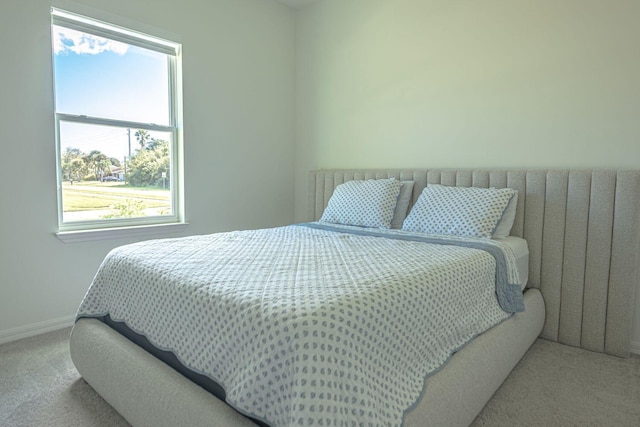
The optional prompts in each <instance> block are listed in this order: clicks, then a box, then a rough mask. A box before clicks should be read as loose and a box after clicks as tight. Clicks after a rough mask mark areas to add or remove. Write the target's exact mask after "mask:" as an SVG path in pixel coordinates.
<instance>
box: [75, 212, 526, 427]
mask: <svg viewBox="0 0 640 427" xmlns="http://www.w3.org/2000/svg"><path fill="white" fill-rule="evenodd" d="M381 237H382V238H381ZM517 276H518V275H517V273H516V268H515V256H514V254H513V251H512V250H511V249H510V247H509V246H508V245H506V244H504V243H501V242H493V241H488V240H485V241H482V242H479V241H478V239H460V238H457V239H444V238H442V237H433V236H432V237H428V238H427V237H425V236H415V235H411V234H410V233H409V234H408V233H406V232H388V233H386V234H385V233H383V232H380V231H378V232H363V231H362V230H359V231H356V230H349V229H345V228H344V227H343V228H342V229H340V228H339V227H338V228H334V229H322V228H321V227H317V225H316V226H314V225H312V224H309V225H308V226H290V227H280V228H276V229H271V230H253V231H243V232H232V233H220V234H216V235H210V236H196V237H189V238H180V239H165V240H157V241H149V242H141V243H138V244H134V245H129V246H125V247H121V248H118V249H116V250H114V251H112V252H111V253H110V254H109V255H108V256H107V258H106V259H105V261H104V263H103V264H102V266H101V267H100V270H99V271H98V273H97V275H96V278H95V279H94V282H93V284H92V286H91V288H90V289H89V291H88V293H87V295H86V296H85V299H84V301H83V303H82V305H81V307H80V309H79V312H78V317H79V318H82V317H95V318H102V319H104V320H107V321H109V319H110V320H113V321H115V322H122V323H123V324H125V325H127V327H128V328H129V329H131V330H132V331H134V332H136V333H138V334H139V335H142V336H144V337H145V338H146V339H148V341H149V342H150V343H151V344H152V345H153V346H154V347H155V348H157V349H160V350H164V351H167V352H169V353H171V354H173V355H174V356H175V359H177V360H178V361H179V362H180V363H181V364H182V365H184V366H187V367H188V368H189V369H190V370H192V371H194V372H197V373H201V374H203V375H204V376H205V377H207V378H211V379H213V380H214V382H215V383H217V384H219V385H220V386H221V388H222V389H223V391H224V396H223V398H224V399H225V400H226V401H227V403H229V404H230V405H231V406H233V407H234V408H236V409H237V410H238V411H240V412H241V413H244V414H246V415H248V416H250V417H252V418H253V419H255V420H259V421H264V422H265V423H268V424H269V425H274V426H276V425H290V424H296V423H303V424H309V423H311V422H315V423H328V422H330V421H331V420H332V419H334V420H335V419H340V420H352V421H354V422H355V421H358V422H363V421H364V422H366V423H367V424H371V425H399V424H400V423H401V419H402V414H403V413H404V411H405V410H406V409H407V408H408V407H410V406H411V404H413V403H414V402H415V401H416V399H417V398H418V397H419V395H420V393H421V390H422V387H423V383H424V380H425V378H426V376H428V375H429V374H430V373H433V372H436V371H437V370H438V369H439V367H440V366H442V364H443V363H444V362H445V361H446V360H447V359H448V358H449V357H450V356H451V354H452V353H453V352H455V351H456V350H457V349H459V348H461V347H462V346H464V345H465V344H466V343H467V342H468V341H469V340H470V339H472V338H473V337H474V336H475V335H477V334H479V333H482V332H483V331H484V330H487V329H489V328H490V327H491V326H493V325H495V324H497V323H499V322H501V321H502V320H504V319H506V318H508V317H509V316H510V312H509V311H511V312H513V311H520V310H521V309H522V308H523V307H522V293H521V291H520V285H519V284H518V283H514V278H515V279H516V280H517ZM496 295H497V296H498V298H496ZM518 298H519V300H518ZM505 310H507V311H505ZM223 332H224V333H223ZM207 355H215V357H213V358H210V357H208V356H207ZM354 396H358V397H357V398H354ZM332 417H333V418H332ZM336 417H337V418H336Z"/></svg>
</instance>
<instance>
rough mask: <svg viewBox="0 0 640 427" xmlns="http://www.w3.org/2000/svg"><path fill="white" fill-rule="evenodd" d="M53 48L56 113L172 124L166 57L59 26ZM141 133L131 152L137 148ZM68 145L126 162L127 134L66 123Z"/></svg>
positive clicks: (63, 128) (64, 143)
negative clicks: (170, 122)
mask: <svg viewBox="0 0 640 427" xmlns="http://www.w3.org/2000/svg"><path fill="white" fill-rule="evenodd" d="M53 47H54V63H55V88H56V111H57V112H59V113H67V114H78V115H87V116H94V117H102V118H109V119H116V120H129V121H137V122H143V123H155V124H160V125H168V124H169V106H168V105H169V104H168V103H169V97H168V90H169V88H168V84H167V81H168V64H167V57H166V55H164V54H160V53H157V52H153V51H150V50H147V49H142V48H139V47H136V46H131V45H127V44H124V43H120V42H116V41H113V40H108V39H104V38H101V37H97V36H93V35H90V34H86V33H81V32H78V31H75V30H70V29H67V28H64V27H59V26H55V25H54V26H53ZM136 130H137V129H132V130H131V141H132V151H135V150H134V149H135V148H137V147H138V143H137V141H136V140H135V138H134V136H133V134H134V133H135V131H136ZM157 137H161V138H163V139H167V136H166V135H158V136H157ZM68 146H70V147H74V148H79V149H81V150H82V151H84V152H87V153H88V152H89V151H91V150H93V149H98V150H100V151H102V152H103V153H104V154H106V155H107V156H109V157H116V158H118V159H120V160H122V159H123V157H124V156H125V155H127V154H128V139H127V131H126V129H123V128H113V127H105V126H87V125H80V124H70V123H66V124H65V123H63V124H62V125H61V150H62V151H64V150H65V149H66V147H68Z"/></svg>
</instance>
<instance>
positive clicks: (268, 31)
mask: <svg viewBox="0 0 640 427" xmlns="http://www.w3.org/2000/svg"><path fill="white" fill-rule="evenodd" d="M78 4H79V5H80V6H89V7H92V8H95V9H99V10H101V11H104V12H106V13H110V14H115V15H118V16H122V17H126V19H129V20H134V21H136V22H139V23H142V24H144V25H148V26H152V27H155V28H159V29H162V30H165V31H167V32H170V33H174V34H178V35H179V36H180V37H181V40H182V43H183V72H184V73H183V74H184V122H185V128H184V134H185V143H184V151H185V170H186V171H185V193H186V212H187V220H188V221H189V222H190V225H189V226H188V227H187V230H186V231H185V232H184V234H203V233H210V232H214V231H221V230H230V229H239V228H258V227H268V226H275V225H282V224H287V223H291V222H292V220H293V211H294V203H293V192H294V187H293V173H294V169H293V142H294V141H293V137H294V122H293V120H294V113H293V107H294V69H295V64H294V43H295V42H294V35H295V14H294V12H293V11H292V10H291V9H290V8H287V7H286V6H284V5H281V4H278V3H276V2H272V1H265V0H206V1H205V0H183V1H180V2H175V1H168V0H136V1H131V0H110V1H109V2H105V1H101V0H80V1H79V2H78ZM50 6H51V2H50V1H48V0H24V1H12V2H4V3H3V5H2V12H1V13H0V36H1V38H2V40H3V43H2V45H1V46H0V58H2V60H1V62H0V144H1V147H2V148H1V151H0V153H1V155H0V200H1V202H0V203H1V207H0V341H2V340H9V339H12V338H16V337H20V336H23V335H25V334H30V333H33V332H34V331H35V332H37V331H39V330H42V331H43V330H46V329H47V328H49V327H55V326H60V325H62V324H67V323H68V322H70V320H71V319H72V317H73V315H74V314H75V310H76V309H77V307H78V305H79V303H80V300H81V299H82V296H83V295H84V292H85V291H86V289H87V287H88V285H89V284H90V282H91V279H92V277H93V275H94V274H95V271H96V270H97V268H98V266H99V264H100V262H101V261H102V259H103V257H104V256H105V254H106V253H107V252H108V251H109V250H110V249H112V248H113V247H115V246H117V245H121V244H125V243H128V242H132V241H134V240H135V239H133V238H129V239H113V240H103V241H97V242H86V243H73V244H64V243H62V242H61V241H60V240H58V239H57V238H56V237H55V236H54V232H55V231H56V226H57V213H56V212H57V208H56V172H55V159H54V150H55V149H54V129H53V89H52V75H51V67H52V65H51V58H52V55H51V40H50V39H51V37H50V16H49V9H50ZM150 237H151V238H152V237H155V236H147V237H146V238H150ZM162 237H164V236H162ZM138 240H139V239H138Z"/></svg>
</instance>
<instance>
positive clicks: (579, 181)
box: [308, 169, 640, 357]
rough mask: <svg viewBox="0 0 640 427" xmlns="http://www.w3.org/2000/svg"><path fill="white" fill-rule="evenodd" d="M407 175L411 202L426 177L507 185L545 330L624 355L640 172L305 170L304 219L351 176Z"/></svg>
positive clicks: (639, 225) (637, 241) (638, 242)
mask: <svg viewBox="0 0 640 427" xmlns="http://www.w3.org/2000/svg"><path fill="white" fill-rule="evenodd" d="M389 177H396V178H397V179H400V180H413V181H415V186H414V190H413V202H415V201H416V200H417V198H418V196H419V195H420V193H421V192H422V189H423V188H424V187H425V186H426V185H427V184H443V185H455V186H461V187H470V186H474V187H511V188H514V189H516V190H518V209H517V214H516V219H515V223H514V226H513V229H512V232H511V234H513V235H515V236H518V237H523V238H524V239H526V240H527V242H528V244H529V251H530V261H529V283H528V287H533V288H539V289H540V290H541V292H542V295H543V296H544V300H545V303H546V320H545V325H544V329H543V331H542V334H541V337H542V338H545V339H548V340H552V341H558V342H560V343H563V344H569V345H573V346H577V347H582V348H585V349H588V350H592V351H597V352H604V353H608V354H612V355H616V356H620V357H629V354H630V353H629V349H630V336H631V322H632V320H633V310H634V296H635V290H636V287H637V286H638V252H639V249H640V171H639V170H572V169H569V170H538V169H531V170H526V169H513V170H485V169H396V170H393V169H389V170H387V169H384V170H383V169H371V170H318V171H311V172H310V175H309V215H308V216H309V219H310V220H317V219H319V218H320V216H321V215H322V212H323V210H324V208H325V207H326V205H327V202H328V201H329V198H330V197H331V194H332V193H333V190H334V188H335V187H336V186H337V185H339V184H341V183H343V182H345V181H349V180H353V179H375V178H389Z"/></svg>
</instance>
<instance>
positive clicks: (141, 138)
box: [134, 129, 151, 148]
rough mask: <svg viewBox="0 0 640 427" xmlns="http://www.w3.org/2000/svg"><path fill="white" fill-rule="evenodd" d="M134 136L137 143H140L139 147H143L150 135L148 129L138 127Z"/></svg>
mask: <svg viewBox="0 0 640 427" xmlns="http://www.w3.org/2000/svg"><path fill="white" fill-rule="evenodd" d="M134 136H135V137H136V139H137V140H138V143H139V144H140V147H141V148H144V147H145V145H147V143H148V142H149V141H150V140H151V135H150V134H149V131H147V130H144V129H138V130H137V131H136V133H135V134H134Z"/></svg>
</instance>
